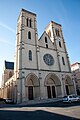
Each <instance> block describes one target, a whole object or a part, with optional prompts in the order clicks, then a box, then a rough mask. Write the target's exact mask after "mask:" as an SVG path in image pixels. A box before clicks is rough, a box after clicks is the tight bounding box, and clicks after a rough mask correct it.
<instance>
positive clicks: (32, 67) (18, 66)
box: [3, 9, 75, 103]
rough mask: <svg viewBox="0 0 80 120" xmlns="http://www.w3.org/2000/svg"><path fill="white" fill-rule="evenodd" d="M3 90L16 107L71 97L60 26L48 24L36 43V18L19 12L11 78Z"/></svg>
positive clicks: (68, 70)
mask: <svg viewBox="0 0 80 120" xmlns="http://www.w3.org/2000/svg"><path fill="white" fill-rule="evenodd" d="M7 86H8V87H7ZM4 88H5V89H4ZM4 88H3V89H4V90H5V91H6V92H5V94H6V95H4V96H6V97H7V94H9V92H10V96H9V97H10V98H12V99H14V101H16V102H17V103H21V102H25V101H29V100H40V99H48V98H59V97H63V96H65V95H69V94H75V82H74V78H72V73H71V68H70V62H69V57H68V53H67V50H66V45H65V41H64V37H63V33H62V27H61V25H60V24H58V23H56V22H54V21H51V22H50V23H49V24H48V25H47V27H46V28H45V30H44V32H43V34H42V36H41V37H40V38H39V40H38V32H37V22H36V14H35V13H32V12H29V11H27V10H25V9H22V10H21V12H20V15H19V17H18V21H17V34H16V54H15V62H14V75H13V76H12V77H11V78H10V79H8V80H7V82H5V85H4Z"/></svg>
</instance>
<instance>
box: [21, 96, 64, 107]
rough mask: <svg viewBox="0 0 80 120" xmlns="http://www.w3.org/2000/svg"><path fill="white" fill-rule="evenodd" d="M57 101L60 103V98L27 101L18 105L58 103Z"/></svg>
mask: <svg viewBox="0 0 80 120" xmlns="http://www.w3.org/2000/svg"><path fill="white" fill-rule="evenodd" d="M58 101H62V98H61V97H60V98H52V99H41V100H29V101H26V102H23V103H20V105H29V104H40V103H50V102H58Z"/></svg>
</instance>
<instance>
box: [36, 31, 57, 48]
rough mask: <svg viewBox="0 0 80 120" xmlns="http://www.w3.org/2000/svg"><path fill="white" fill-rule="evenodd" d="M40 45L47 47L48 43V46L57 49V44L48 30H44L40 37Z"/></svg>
mask: <svg viewBox="0 0 80 120" xmlns="http://www.w3.org/2000/svg"><path fill="white" fill-rule="evenodd" d="M38 45H39V47H45V48H46V45H48V48H50V49H55V45H54V44H53V43H52V41H51V39H50V38H49V36H48V35H47V33H46V32H44V33H43V34H42V36H41V37H40V39H39V40H38Z"/></svg>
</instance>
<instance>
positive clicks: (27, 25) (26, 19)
mask: <svg viewBox="0 0 80 120" xmlns="http://www.w3.org/2000/svg"><path fill="white" fill-rule="evenodd" d="M26 24H27V27H28V18H27V19H26Z"/></svg>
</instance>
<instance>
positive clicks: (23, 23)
mask: <svg viewBox="0 0 80 120" xmlns="http://www.w3.org/2000/svg"><path fill="white" fill-rule="evenodd" d="M36 24H37V23H36V14H35V13H32V12H29V11H27V10H25V9H22V10H21V12H20V15H19V17H18V21H17V34H16V56H15V79H16V80H17V82H18V86H17V89H18V93H17V100H18V101H17V102H18V103H19V102H22V100H23V98H24V94H23V88H22V85H23V84H24V78H25V77H26V73H27V70H32V69H33V70H34V69H37V66H38V65H37V54H36V49H37V48H36V47H37V41H38V35H37V25H36ZM33 63H34V64H33Z"/></svg>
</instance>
